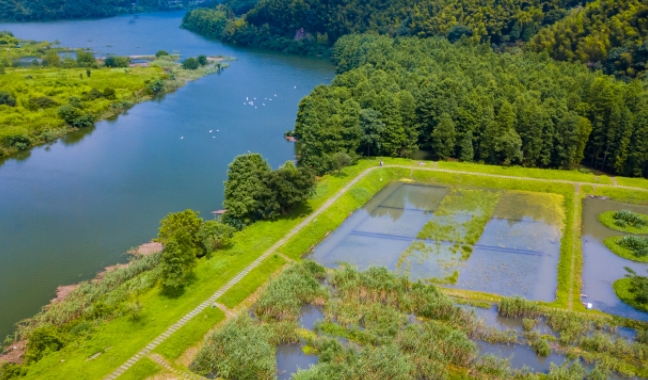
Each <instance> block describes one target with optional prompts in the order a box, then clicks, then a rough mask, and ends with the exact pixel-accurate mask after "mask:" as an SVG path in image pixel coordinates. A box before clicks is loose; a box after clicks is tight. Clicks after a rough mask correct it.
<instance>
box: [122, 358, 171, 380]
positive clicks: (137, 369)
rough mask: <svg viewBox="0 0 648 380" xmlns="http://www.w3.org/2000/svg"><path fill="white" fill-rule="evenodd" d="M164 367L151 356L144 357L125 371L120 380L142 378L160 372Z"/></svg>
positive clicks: (137, 379) (139, 379)
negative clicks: (150, 357)
mask: <svg viewBox="0 0 648 380" xmlns="http://www.w3.org/2000/svg"><path fill="white" fill-rule="evenodd" d="M161 370H162V369H161V368H160V366H158V365H157V363H155V362H154V361H153V360H151V359H149V358H142V359H140V360H139V361H138V362H137V363H135V364H134V365H133V366H132V367H130V368H129V369H128V370H127V371H126V372H124V373H123V374H122V375H121V376H120V377H119V379H120V380H141V379H146V378H148V377H151V376H154V375H156V374H158V373H159V372H160V371H161Z"/></svg>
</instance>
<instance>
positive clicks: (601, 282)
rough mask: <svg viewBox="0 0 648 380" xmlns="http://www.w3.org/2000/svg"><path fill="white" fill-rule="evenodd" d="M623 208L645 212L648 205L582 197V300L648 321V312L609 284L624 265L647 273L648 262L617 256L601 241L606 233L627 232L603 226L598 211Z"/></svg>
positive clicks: (618, 233) (595, 306) (597, 306)
mask: <svg viewBox="0 0 648 380" xmlns="http://www.w3.org/2000/svg"><path fill="white" fill-rule="evenodd" d="M624 209H625V210H630V211H635V212H640V213H644V214H648V207H645V206H637V205H630V204H626V203H621V202H616V201H612V200H607V199H598V198H586V199H585V200H584V201H583V234H582V235H583V238H582V239H583V294H585V295H587V297H586V298H583V299H582V301H583V302H585V303H591V304H592V305H593V307H594V309H597V310H601V311H603V312H606V313H609V314H614V315H619V316H622V317H626V318H632V319H638V320H642V321H648V313H645V312H641V311H639V310H636V309H634V308H633V307H631V306H629V305H627V304H625V303H624V302H622V301H621V300H620V299H619V297H617V296H616V294H615V293H614V289H613V288H612V284H613V283H614V281H616V280H618V279H620V278H622V277H623V276H624V275H625V274H626V271H625V270H624V269H623V267H626V266H627V267H630V268H632V269H633V270H635V271H636V272H637V273H638V274H640V275H642V276H648V273H646V270H648V263H638V262H635V261H631V260H627V259H624V258H622V257H619V256H617V255H615V254H614V253H612V251H610V250H609V249H608V248H607V247H606V246H605V245H604V244H603V240H604V239H606V238H608V237H611V236H619V235H627V234H625V233H623V232H620V231H615V230H613V229H611V228H608V227H605V226H604V225H603V224H602V223H601V222H599V220H598V216H599V214H601V213H603V212H605V211H613V210H614V211H617V210H624Z"/></svg>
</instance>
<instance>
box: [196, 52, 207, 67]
mask: <svg viewBox="0 0 648 380" xmlns="http://www.w3.org/2000/svg"><path fill="white" fill-rule="evenodd" d="M196 60H197V61H198V64H199V65H200V66H205V65H207V56H205V55H204V54H201V55H199V56H198V57H197V58H196Z"/></svg>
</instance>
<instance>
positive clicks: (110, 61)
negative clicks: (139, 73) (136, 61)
mask: <svg viewBox="0 0 648 380" xmlns="http://www.w3.org/2000/svg"><path fill="white" fill-rule="evenodd" d="M104 65H105V66H106V67H128V66H129V65H130V58H128V57H120V56H115V55H110V56H108V57H107V58H106V60H105V61H104Z"/></svg>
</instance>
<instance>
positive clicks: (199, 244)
mask: <svg viewBox="0 0 648 380" xmlns="http://www.w3.org/2000/svg"><path fill="white" fill-rule="evenodd" d="M199 215H200V213H199V212H197V211H193V210H189V209H187V210H185V211H180V212H176V213H170V214H169V215H167V216H166V217H165V218H164V219H162V220H161V221H160V228H159V229H158V236H157V238H156V239H155V241H158V242H160V243H162V244H164V245H166V244H167V242H168V241H171V240H174V241H175V243H177V244H180V245H181V246H182V247H181V248H182V250H184V251H187V252H189V251H190V252H192V253H193V255H194V256H201V255H203V254H205V252H204V251H205V247H206V246H205V245H204V242H205V239H209V237H208V236H207V234H205V232H206V231H203V230H202V229H203V219H202V218H201V217H200V216H199ZM210 226H212V225H210ZM211 232H215V229H213V228H211Z"/></svg>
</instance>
